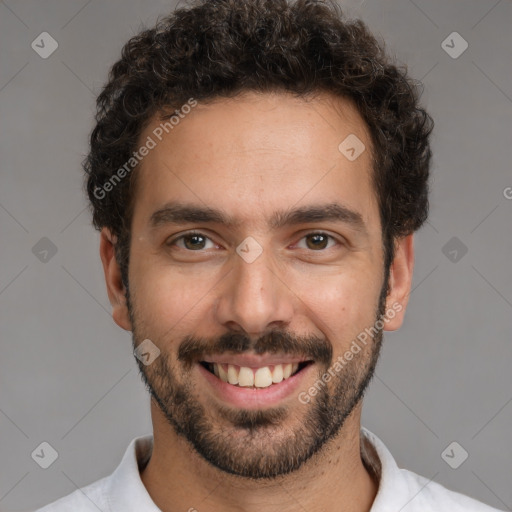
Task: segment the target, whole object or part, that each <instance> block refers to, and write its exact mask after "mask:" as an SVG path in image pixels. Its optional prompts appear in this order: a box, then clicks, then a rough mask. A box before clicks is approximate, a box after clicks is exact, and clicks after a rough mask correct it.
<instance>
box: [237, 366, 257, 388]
mask: <svg viewBox="0 0 512 512" xmlns="http://www.w3.org/2000/svg"><path fill="white" fill-rule="evenodd" d="M238 384H239V385H240V386H244V387H247V388H250V387H252V386H254V372H253V371H252V368H247V366H241V367H240V371H239V372H238Z"/></svg>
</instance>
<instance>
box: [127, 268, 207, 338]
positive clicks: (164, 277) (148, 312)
mask: <svg viewBox="0 0 512 512" xmlns="http://www.w3.org/2000/svg"><path fill="white" fill-rule="evenodd" d="M213 284H214V281H209V280H206V279H201V278H200V277H198V276H194V275H190V274H187V275H185V274H182V273H180V272H179V271H177V270H176V269H174V268H173V269H171V268H169V267H167V268H165V267H161V266H159V265H158V264H156V263H155V262H154V261H152V262H150V261H149V259H148V262H147V264H140V265H137V268H135V265H134V272H133V288H132V289H133V295H134V298H135V300H134V304H135V305H136V308H137V315H138V320H139V322H140V324H141V325H144V326H146V329H147V331H148V332H150V333H151V334H152V335H153V336H160V337H162V336H165V338H166V339H169V338H175V337H177V336H179V335H181V334H178V333H184V332H186V333H187V334H191V333H192V332H193V331H194V330H195V329H197V327H198V325H199V324H200V321H201V319H204V311H203V309H204V307H205V304H207V303H208V297H209V295H208V291H209V290H211V288H212V286H213Z"/></svg>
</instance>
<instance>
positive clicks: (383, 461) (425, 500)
mask: <svg viewBox="0 0 512 512" xmlns="http://www.w3.org/2000/svg"><path fill="white" fill-rule="evenodd" d="M361 434H362V436H361V439H362V443H361V448H362V449H361V452H362V456H363V461H364V462H365V465H366V467H367V468H368V469H369V470H370V471H371V472H375V474H376V475H377V478H378V479H379V490H378V492H377V496H376V497H375V500H374V502H373V505H372V508H371V512H500V511H498V509H495V508H492V507H489V506H487V505H484V504H483V503H480V502H479V501H476V500H474V499H472V498H469V497H467V496H465V495H463V494H459V493H457V492H453V491H450V490H448V489H446V488H445V487H443V486H442V485H440V484H438V483H436V482H433V481H429V480H427V479H426V478H424V477H422V476H420V475H417V474H416V473H413V472H412V471H408V470H406V469H400V468H399V467H398V466H397V464H396V462H395V459H394V458H393V456H392V455H391V453H390V452H389V450H388V449H387V448H386V446H385V445H384V443H383V442H382V441H381V440H380V439H379V438H378V437H377V436H376V435H375V434H372V433H371V432H370V431H369V430H367V429H366V428H364V427H361ZM152 449H153V435H152V434H149V435H146V436H142V437H137V438H135V439H133V440H132V441H131V442H130V444H129V446H128V448H127V449H126V452H125V454H124V456H123V459H122V460H121V463H120V464H119V466H118V467H117V468H116V469H115V471H114V472H113V473H112V474H111V475H109V476H107V477H105V478H102V479H101V480H98V481H96V482H94V483H92V484H90V485H88V486H86V487H82V488H81V489H77V490H76V491H74V492H73V493H71V494H69V495H68V496H65V497H63V498H61V499H59V500H57V501H55V502H53V503H51V504H49V505H47V506H45V507H43V508H40V509H38V510H37V511H35V512H70V511H72V512H98V510H100V511H102V512H161V511H160V509H159V508H158V507H157V506H156V505H155V503H154V502H153V500H152V499H151V496H150V495H149V494H148V492H147V490H146V488H145V487H144V484H143V483H142V480H141V478H140V473H139V471H140V470H141V469H143V468H144V467H145V465H146V464H147V462H148V461H149V459H150V457H151V451H152ZM193 506H194V503H191V504H190V507H193Z"/></svg>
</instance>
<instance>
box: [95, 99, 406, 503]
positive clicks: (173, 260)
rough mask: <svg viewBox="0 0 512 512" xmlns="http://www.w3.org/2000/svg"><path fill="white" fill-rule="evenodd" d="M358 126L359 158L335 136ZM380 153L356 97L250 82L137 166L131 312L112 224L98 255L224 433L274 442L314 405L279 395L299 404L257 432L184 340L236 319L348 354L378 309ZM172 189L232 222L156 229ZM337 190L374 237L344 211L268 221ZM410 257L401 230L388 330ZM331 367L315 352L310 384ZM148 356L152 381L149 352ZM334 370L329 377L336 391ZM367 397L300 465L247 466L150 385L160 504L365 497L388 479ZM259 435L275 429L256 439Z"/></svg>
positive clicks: (208, 336)
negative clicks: (227, 457) (332, 216)
mask: <svg viewBox="0 0 512 512" xmlns="http://www.w3.org/2000/svg"><path fill="white" fill-rule="evenodd" d="M159 123H160V121H159V120H158V119H157V118H156V117H155V118H153V119H152V122H151V123H149V125H148V127H147V128H146V130H145V131H144V132H143V133H142V134H141V137H140V140H141V141H145V140H146V138H147V136H148V135H151V133H152V131H153V130H154V128H155V127H157V126H158V124H159ZM351 133H353V134H356V135H357V137H358V138H359V139H361V140H362V141H363V143H364V144H365V146H366V150H365V151H364V152H363V153H362V154H361V155H360V156H359V157H358V158H357V159H356V160H354V161H352V162H351V161H349V160H348V159H347V158H346V157H345V156H344V155H342V154H341V153H340V151H339V150H338V145H339V144H340V142H341V141H343V140H344V139H345V138H346V137H347V136H348V135H349V134H351ZM370 153H371V140H370V137H369V132H368V129H367V126H366V124H365V122H364V121H363V119H362V118H361V117H360V115H359V114H358V112H357V110H356V108H355V107H354V105H353V104H351V103H350V102H349V101H348V100H345V99H340V98H335V97H333V96H330V95H328V94H325V93H322V94H321V95H318V96H317V97H315V98H311V99H309V100H308V101H306V100H304V99H297V98H293V97H292V96H290V95H287V94H284V93H275V94H269V93H266V94H258V93H252V92H250V93H244V94H243V95H241V96H238V97H236V98H233V99H220V100H216V101H214V102H213V103H210V104H208V105H201V104H198V105H197V106H196V107H194V108H193V109H192V111H191V112H190V113H189V114H188V115H187V116H186V117H185V118H184V119H182V120H181V121H180V123H179V125H177V126H176V127H175V128H174V129H173V130H172V132H170V133H169V134H168V135H167V136H166V137H164V139H163V140H162V141H161V142H159V143H158V144H157V146H156V147H155V148H154V149H152V150H151V151H150V152H149V154H148V155H147V156H146V157H145V158H144V160H143V162H142V166H141V167H140V168H139V169H137V172H140V175H139V180H138V185H137V191H136V201H135V208H134V216H133V222H132V238H131V248H130V266H129V288H130V297H131V299H130V302H131V306H132V311H129V310H128V305H127V301H126V294H125V292H126V290H125V288H124V286H123V284H122V280H121V273H120V269H119V266H118V264H117V262H116V260H115V257H114V250H113V244H114V243H115V241H116V240H115V237H113V236H112V235H111V233H110V231H109V230H108V229H107V228H104V229H103V230H102V232H101V240H100V255H101V259H102V262H103V267H104V272H105V279H106V284H107V291H108V295H109V299H110V302H111V304H112V308H113V318H114V320H115V322H116V323H117V324H118V325H119V326H120V327H122V328H123V329H126V330H128V331H133V332H134V339H135V340H136V341H137V342H140V341H142V340H143V339H145V338H150V339H151V340H152V341H153V342H155V344H157V345H158V347H159V348H160V350H161V353H162V354H163V355H165V356H167V357H168V358H169V361H170V362H171V363H170V364H171V366H172V368H173V370H172V372H173V376H174V378H176V379H177V382H180V383H184V382H188V383H190V385H191V386H192V389H193V390H194V395H193V396H194V400H195V401H197V403H198V404H200V405H201V406H202V407H203V410H204V411H205V413H207V414H208V418H209V420H210V422H211V424H212V425H213V426H214V427H215V428H217V429H218V430H219V432H222V433H223V435H225V438H224V440H225V442H226V443H228V445H227V446H228V448H229V446H232V448H233V450H238V453H244V454H245V455H246V456H247V457H248V458H249V457H250V456H251V455H253V454H254V453H256V452H257V451H258V450H259V451H261V450H262V449H263V450H268V452H269V453H271V452H272V450H274V449H276V448H277V447H278V445H279V443H280V442H281V441H282V440H283V439H286V435H287V434H288V433H290V432H296V431H297V429H299V428H300V427H301V425H302V423H303V421H304V418H305V415H306V414H307V411H308V406H305V405H304V404H301V403H300V402H299V401H298V400H297V395H296V394H294V395H293V396H291V397H287V398H286V399H284V400H283V403H282V404H280V405H282V406H284V407H285V408H286V413H287V414H286V415H285V416H284V417H283V418H282V419H281V420H280V422H279V424H278V425H277V426H274V427H272V430H271V432H272V437H271V438H270V440H269V438H268V436H267V437H266V438H265V437H263V436H262V437H261V438H259V437H255V438H251V437H249V436H248V434H247V433H246V432H245V431H244V430H243V429H242V430H239V429H235V427H234V426H233V425H232V424H231V423H230V420H229V418H227V417H223V416H222V415H221V414H219V413H218V410H219V409H218V407H219V406H220V405H225V406H226V404H220V403H219V399H218V398H217V397H216V396H214V394H213V393H212V392H211V388H210V387H209V385H208V384H207V383H206V382H205V379H204V377H203V376H201V375H200V374H199V372H198V371H196V370H197V369H192V370H188V371H187V370H185V369H184V367H183V366H180V364H179V363H178V362H177V357H176V354H177V351H178V348H179V344H180V342H181V340H183V339H184V337H185V336H188V335H193V336H195V337H199V338H201V339H203V338H204V339H205V340H211V341H212V343H213V342H214V341H215V340H216V339H218V338H219V337H220V336H222V335H223V334H224V333H226V332H243V333H245V334H247V335H248V336H249V337H250V339H251V340H253V341H255V340H256V339H258V338H259V337H260V336H262V335H263V333H266V332H268V331H272V330H274V329H277V328H281V329H284V330H286V332H288V333H290V334H291V335H292V336H293V335H295V336H310V337H319V338H322V339H325V340H327V342H328V343H329V345H330V346H331V347H332V355H333V359H336V357H338V356H339V355H342V354H343V353H345V352H346V350H348V349H349V347H350V343H351V342H352V340H353V339H354V338H355V337H356V336H357V335H358V334H359V333H361V332H362V331H364V329H365V327H369V326H371V325H373V324H374V322H375V312H376V308H377V305H378V298H379V295H380V292H381V289H382V286H383V284H384V268H383V264H384V263H383V262H384V254H383V250H382V233H381V223H380V217H379V212H378V206H377V198H376V195H375V192H374V190H373V188H372V185H371V181H370V177H371V154H370ZM170 200H180V201H181V202H190V203H194V204H199V205H201V206H205V205H208V206H211V207H214V208H219V209H223V210H224V211H225V212H226V213H228V214H230V215H232V216H234V217H236V218H237V219H239V220H240V225H239V226H238V227H237V228H233V229H228V228H226V227H224V226H222V225H218V224H215V225H209V224H208V225H206V224H201V223H199V222H198V223H195V224H184V225H179V226H176V225H163V226H160V227H159V228H158V229H157V230H151V229H150V227H149V218H150V216H151V214H152V213H153V212H154V211H155V210H156V209H157V208H158V207H160V206H162V205H164V204H165V203H166V202H167V201H170ZM330 202H339V203H342V204H344V205H346V206H348V207H349V208H350V209H352V210H354V211H357V212H359V213H360V214H361V216H362V218H363V220H364V223H365V225H366V229H367V236H364V235H362V234H361V233H360V232H358V231H357V230H355V229H354V228H353V227H352V226H350V225H348V224H345V223H339V222H335V221H327V222H324V221H321V222H314V223H308V224H304V225H297V226H288V227H284V228H279V229H271V228H269V226H268V225H267V219H268V218H269V217H270V216H271V215H272V214H273V213H274V211H276V210H280V209H286V208H291V207H296V206H305V205H310V204H327V203H330ZM191 229H194V230H197V231H200V232H201V233H202V234H203V235H204V236H207V237H208V239H207V241H206V242H204V244H205V245H203V246H202V247H204V248H203V249H202V250H201V251H199V252H196V251H193V250H190V244H189V245H188V246H187V245H185V244H184V242H183V241H181V242H180V243H179V247H176V246H174V247H173V248H171V247H169V246H166V245H165V243H166V241H167V242H169V240H170V238H171V237H172V236H175V235H179V234H183V233H185V232H187V231H188V230H191ZM318 231H321V232H325V233H326V234H329V235H331V236H333V237H334V239H331V241H330V242H329V244H328V247H325V246H322V247H321V248H319V249H318V248H317V249H315V247H314V246H313V244H311V243H310V244H308V243H307V241H308V238H307V237H306V238H304V237H305V236H306V235H308V234H310V233H312V232H313V233H314V232H318ZM249 236H251V237H253V238H254V239H255V240H257V241H258V243H259V244H260V246H261V247H262V248H263V252H262V254H261V255H260V256H259V257H258V258H257V259H256V260H255V261H254V262H252V263H250V264H248V263H246V262H245V261H244V260H243V259H242V258H240V257H239V256H238V254H237V253H236V252H235V249H236V248H237V246H238V245H239V244H240V243H241V242H242V241H243V240H244V239H245V238H247V237H249ZM187 247H188V251H187ZM413 264H414V248H413V235H409V236H407V237H404V238H402V239H400V240H397V242H396V253H395V257H394V260H393V262H392V265H391V268H390V276H389V292H388V295H387V297H386V306H387V308H390V307H391V306H392V304H400V305H401V306H402V309H401V311H399V312H396V314H395V316H394V318H392V319H389V321H387V322H386V323H385V326H384V330H389V331H393V330H396V329H398V328H400V326H401V324H402V322H403V317H404V314H405V309H406V306H407V301H408V296H409V293H410V287H411V281H412V273H413ZM134 323H136V325H134ZM372 350H374V347H372V346H371V345H370V344H369V345H368V347H366V348H365V350H362V351H361V353H360V354H358V355H357V356H355V357H354V359H353V361H352V363H353V364H352V367H351V368H352V369H353V371H354V372H358V373H354V375H356V374H357V375H359V374H360V373H361V372H362V369H363V368H364V367H365V365H367V364H368V361H369V359H370V357H371V354H372ZM159 360H160V361H162V360H163V359H162V358H157V360H156V361H159ZM324 370H325V367H324V368H321V367H320V366H319V365H317V366H316V367H314V368H313V371H310V372H309V373H308V376H307V379H306V380H305V382H304V383H303V384H302V385H301V390H307V389H308V388H309V387H310V386H311V385H313V383H314V382H315V381H316V380H317V379H318V378H319V377H320V376H321V375H322V373H323V371H324ZM143 371H145V372H147V376H148V377H150V378H151V379H153V383H155V385H156V381H155V380H154V374H151V373H150V372H151V366H148V367H146V368H145V369H144V370H143ZM334 380H335V379H333V381H334ZM334 385H335V382H330V383H329V384H328V386H327V390H328V391H329V393H330V394H331V395H333V394H334V393H333V390H334ZM314 399H315V397H313V398H312V402H314ZM361 410H362V400H360V401H359V402H358V403H357V404H356V405H355V406H354V407H353V408H352V409H351V410H350V414H349V415H348V417H347V418H346V419H345V421H344V422H343V425H342V427H341V428H340V429H339V431H338V432H337V434H336V435H335V436H334V437H333V438H332V439H331V440H330V441H329V442H327V443H326V444H325V445H324V446H323V447H322V448H321V449H320V450H319V451H318V452H317V453H315V454H314V455H313V456H311V457H310V458H309V459H308V460H307V461H306V462H305V463H303V464H302V465H301V466H300V468H298V469H297V470H295V471H293V472H291V473H288V474H284V475H281V476H278V477H276V478H271V479H249V478H244V477H241V476H237V475H233V474H230V473H227V472H225V471H223V470H222V469H219V468H218V467H215V466H213V465H212V464H210V463H209V462H207V461H206V460H205V459H204V458H203V457H202V456H201V455H200V454H199V453H198V452H197V451H196V450H195V449H194V448H193V446H192V445H191V444H190V443H189V442H188V441H187V440H186V439H185V438H184V437H183V436H180V435H178V434H177V433H176V431H175V429H174V428H173V427H172V425H170V423H169V421H168V419H167V418H166V415H165V414H164V413H163V412H162V410H161V408H160V407H159V405H158V404H157V402H156V401H155V400H153V399H152V400H151V414H152V422H153V430H154V449H153V455H152V457H151V459H150V461H149V463H148V465H147V466H146V468H145V469H144V470H143V471H142V474H141V478H142V481H143V483H144V485H145V487H146V489H147V490H148V493H149V494H150V496H151V498H152V499H153V501H154V502H155V503H156V505H157V506H158V507H159V508H160V509H161V510H162V511H164V512H171V511H177V510H189V509H190V508H191V507H195V508H196V509H197V510H199V511H200V512H208V511H215V510H224V511H226V512H231V511H242V510H243V511H247V512H253V511H254V512H260V511H262V510H265V511H269V512H274V511H276V512H277V511H279V512H287V511H289V510H290V511H291V510H294V511H295V510H297V508H303V509H305V510H309V511H320V510H344V511H346V512H352V511H354V512H355V511H358V512H362V511H368V510H370V508H371V505H372V503H373V501H374V499H375V495H376V493H377V488H378V484H377V483H376V482H375V481H374V480H373V479H372V478H371V475H370V474H369V472H368V471H367V469H366V468H365V466H364V464H363V462H362V460H361V456H360V448H361V446H360V437H359V432H360V426H361ZM261 439H266V443H265V444H263V445H261V444H258V443H257V442H256V441H257V440H260V441H261ZM253 441H254V442H253ZM229 443H232V444H231V445H229ZM262 446H264V448H262ZM248 460H249V459H248ZM299 505H300V506H299Z"/></svg>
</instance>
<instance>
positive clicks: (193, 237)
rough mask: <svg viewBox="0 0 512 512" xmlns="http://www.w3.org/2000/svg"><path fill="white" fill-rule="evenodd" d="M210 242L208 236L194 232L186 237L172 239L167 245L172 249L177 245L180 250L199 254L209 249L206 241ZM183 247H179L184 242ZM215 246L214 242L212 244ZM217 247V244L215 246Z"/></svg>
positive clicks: (186, 234) (185, 235)
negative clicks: (179, 243)
mask: <svg viewBox="0 0 512 512" xmlns="http://www.w3.org/2000/svg"><path fill="white" fill-rule="evenodd" d="M207 240H209V241H210V242H212V241H211V240H210V238H208V237H207V236H206V235H203V234H202V233H199V232H196V231H192V232H190V233H185V234H184V235H180V236H178V237H176V238H174V239H171V240H170V241H169V242H166V244H165V245H167V246H168V247H172V246H173V245H176V246H177V247H179V248H180V249H184V250H187V251H191V252H198V251H200V250H203V249H207V248H208V247H205V243H206V241H207ZM182 241H183V245H184V246H182V245H178V242H182ZM212 244H213V242H212ZM213 245H215V244H213Z"/></svg>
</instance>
